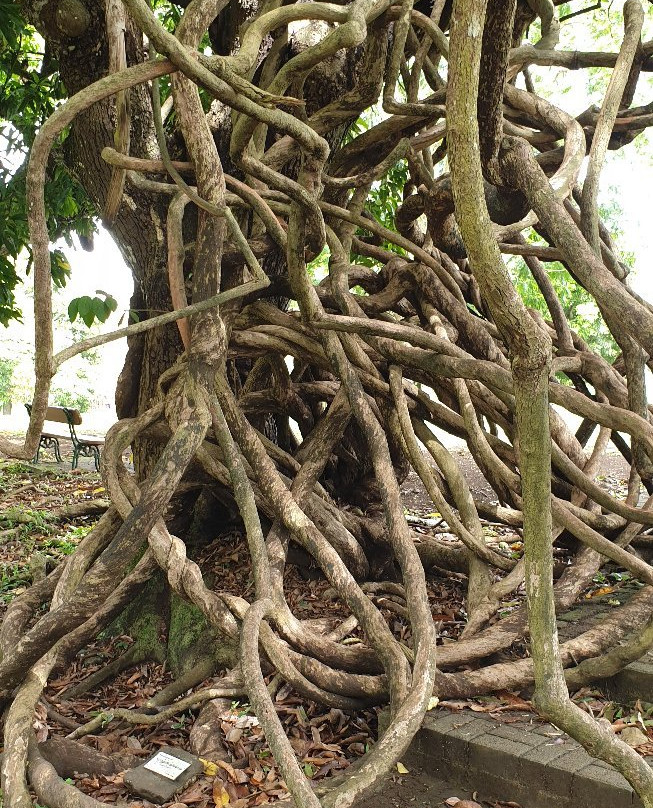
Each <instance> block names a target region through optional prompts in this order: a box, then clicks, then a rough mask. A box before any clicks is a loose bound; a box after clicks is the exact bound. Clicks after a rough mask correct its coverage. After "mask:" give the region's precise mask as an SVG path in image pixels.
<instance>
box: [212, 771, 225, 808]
mask: <svg viewBox="0 0 653 808" xmlns="http://www.w3.org/2000/svg"><path fill="white" fill-rule="evenodd" d="M213 802H214V803H215V804H216V806H217V808H222V806H224V805H228V804H229V793H228V792H227V790H226V788H225V787H224V784H223V783H222V780H220V779H219V778H216V780H215V782H214V783H213Z"/></svg>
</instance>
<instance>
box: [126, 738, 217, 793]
mask: <svg viewBox="0 0 653 808" xmlns="http://www.w3.org/2000/svg"><path fill="white" fill-rule="evenodd" d="M162 754H163V755H169V756H170V757H172V758H175V759H176V760H180V761H183V762H184V763H187V764H189V765H188V768H186V769H185V770H184V771H182V772H181V773H179V774H177V776H176V777H173V776H172V775H174V773H175V770H174V768H172V769H170V775H171V776H170V777H166V776H164V775H163V774H158V773H157V772H155V771H151V770H150V769H147V768H145V767H146V766H147V765H148V764H149V763H151V762H152V761H153V760H154V759H155V758H157V756H161V755H162ZM163 768H164V770H165V768H167V767H163ZM203 771H204V767H203V766H202V763H201V762H200V760H199V758H197V757H195V755H191V754H190V752H186V751H184V750H183V749H175V748H173V747H170V746H162V747H161V749H159V751H158V752H156V753H155V754H154V755H152V756H151V757H149V758H148V759H147V760H146V761H145V762H144V763H143V764H142V765H141V766H136V768H135V769H130V770H129V771H128V772H125V785H126V786H127V788H128V789H129V790H130V791H131V792H132V793H133V794H137V795H138V796H139V797H143V798H144V799H146V800H149V801H150V802H153V803H156V804H157V805H161V804H163V803H164V802H170V800H171V799H172V798H173V797H174V795H175V794H177V793H178V792H179V791H181V790H182V789H183V788H185V787H186V786H187V785H188V784H189V783H190V782H191V781H193V780H194V779H195V778H196V777H198V776H199V775H200V774H201V773H202V772H203Z"/></svg>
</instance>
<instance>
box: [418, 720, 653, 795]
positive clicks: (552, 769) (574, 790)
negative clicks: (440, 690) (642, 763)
mask: <svg viewBox="0 0 653 808" xmlns="http://www.w3.org/2000/svg"><path fill="white" fill-rule="evenodd" d="M411 754H412V757H413V758H414V760H415V761H416V762H417V764H418V765H420V766H422V767H423V768H424V769H425V770H426V771H428V772H429V775H430V776H433V777H435V778H446V779H448V780H450V781H451V782H454V783H456V784H458V785H459V786H461V787H466V788H468V789H469V788H476V789H478V790H479V791H480V792H482V793H483V794H485V795H488V796H489V797H491V798H496V799H500V800H510V801H514V802H517V803H519V804H520V805H521V806H523V808H551V806H556V808H572V806H573V808H636V806H638V805H640V802H639V800H638V799H637V797H636V796H635V795H634V793H633V790H632V789H631V788H630V786H629V784H628V783H627V781H626V780H625V779H624V778H623V777H622V776H621V775H620V774H618V773H617V772H616V771H614V770H613V769H612V768H611V767H610V766H608V765H607V764H604V763H602V762H601V761H597V760H596V759H594V758H592V757H590V755H588V754H587V752H586V751H585V750H584V749H583V748H582V747H581V746H580V744H578V743H576V741H574V740H572V739H571V738H569V737H568V736H566V735H564V734H563V733H561V732H560V731H559V730H558V729H556V728H555V727H554V726H553V725H552V724H543V723H541V722H539V721H538V720H537V719H534V718H533V719H529V718H528V717H526V718H523V719H521V718H520V719H518V720H516V721H510V723H508V722H502V721H497V720H494V719H492V718H491V717H489V716H486V715H479V714H476V713H471V712H469V713H468V712H464V713H450V712H447V711H445V710H434V711H432V712H431V713H429V714H428V715H427V717H426V719H425V721H424V726H423V727H422V730H421V731H420V732H419V733H418V735H417V738H416V740H415V742H414V743H413V746H412V749H411Z"/></svg>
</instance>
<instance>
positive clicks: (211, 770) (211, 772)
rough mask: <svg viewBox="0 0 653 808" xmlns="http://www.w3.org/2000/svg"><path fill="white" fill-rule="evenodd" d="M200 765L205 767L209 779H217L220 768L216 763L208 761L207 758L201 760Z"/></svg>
mask: <svg viewBox="0 0 653 808" xmlns="http://www.w3.org/2000/svg"><path fill="white" fill-rule="evenodd" d="M200 763H201V764H202V766H204V774H205V775H206V776H207V777H215V776H216V774H217V773H218V767H217V766H216V764H215V763H213V762H212V761H211V760H206V759H205V758H200Z"/></svg>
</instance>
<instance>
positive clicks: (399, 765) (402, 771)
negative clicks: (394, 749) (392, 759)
mask: <svg viewBox="0 0 653 808" xmlns="http://www.w3.org/2000/svg"><path fill="white" fill-rule="evenodd" d="M397 771H398V772H399V774H409V771H408V769H407V768H406V767H405V766H404V764H403V763H397Z"/></svg>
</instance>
